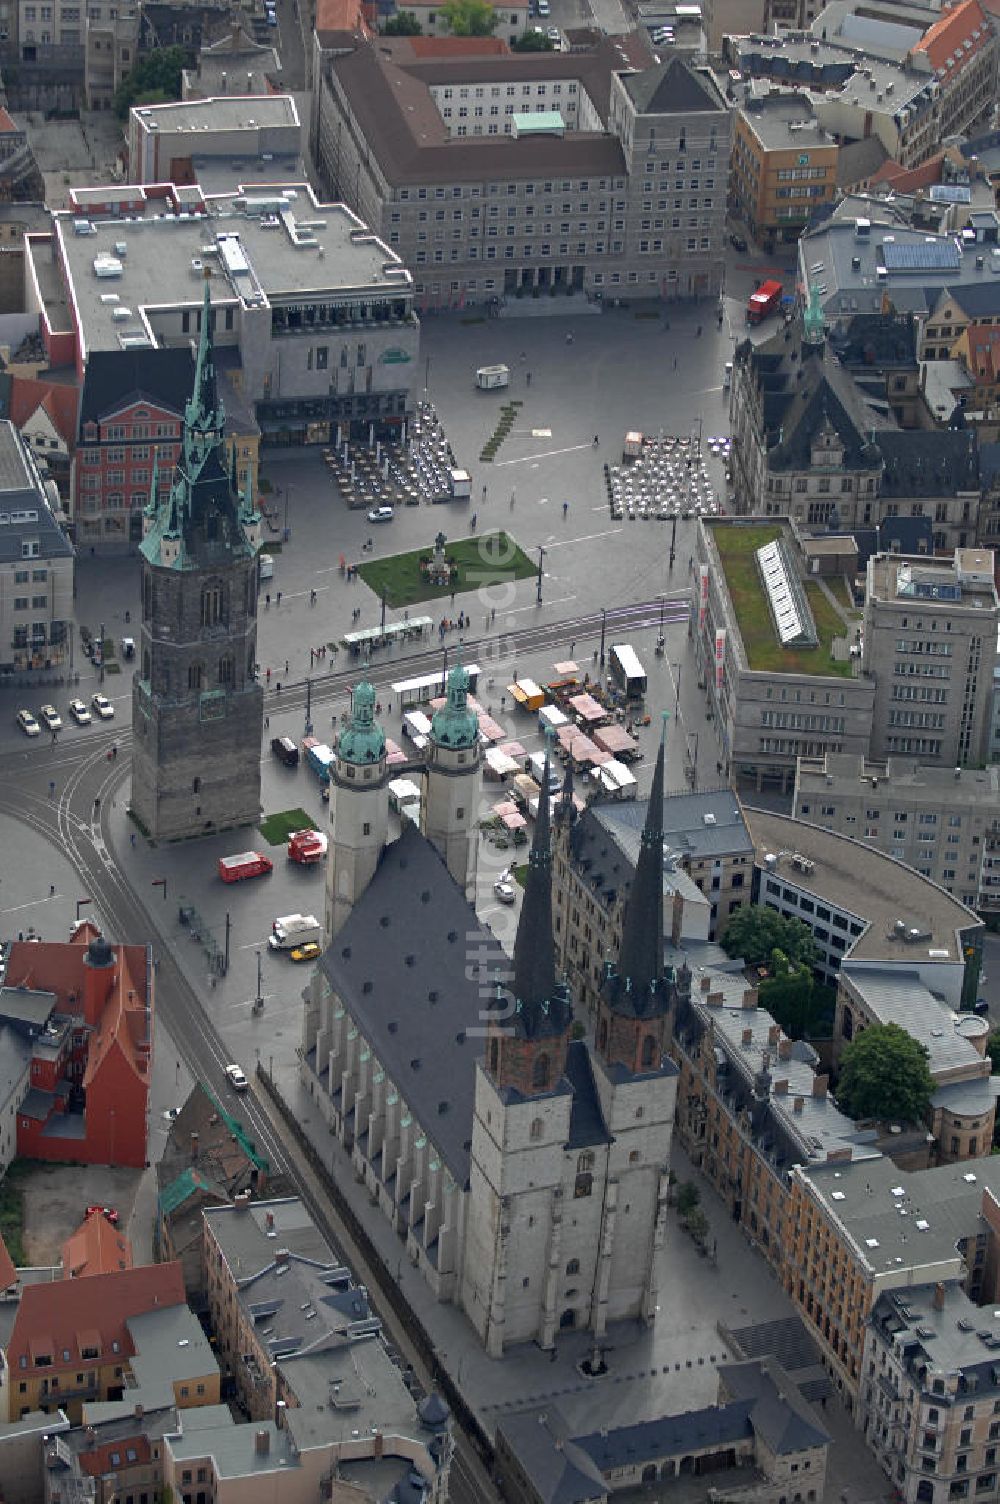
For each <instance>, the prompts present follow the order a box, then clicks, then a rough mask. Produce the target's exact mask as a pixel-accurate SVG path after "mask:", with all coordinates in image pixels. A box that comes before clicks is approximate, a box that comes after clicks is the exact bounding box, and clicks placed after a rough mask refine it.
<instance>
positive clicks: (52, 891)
mask: <svg viewBox="0 0 1000 1504" xmlns="http://www.w3.org/2000/svg"><path fill="white" fill-rule="evenodd" d="M55 896H56V885H55V883H49V897H50V898H55Z"/></svg>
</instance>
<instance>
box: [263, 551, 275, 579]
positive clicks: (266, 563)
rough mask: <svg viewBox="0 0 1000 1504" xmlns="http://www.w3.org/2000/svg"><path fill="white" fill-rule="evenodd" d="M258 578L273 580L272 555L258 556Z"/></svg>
mask: <svg viewBox="0 0 1000 1504" xmlns="http://www.w3.org/2000/svg"><path fill="white" fill-rule="evenodd" d="M260 577H261V579H262V580H273V579H274V555H273V554H261V556H260Z"/></svg>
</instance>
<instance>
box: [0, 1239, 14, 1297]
mask: <svg viewBox="0 0 1000 1504" xmlns="http://www.w3.org/2000/svg"><path fill="white" fill-rule="evenodd" d="M16 1284H17V1270H16V1269H15V1267H14V1260H13V1259H12V1258H11V1256H10V1254H9V1253H8V1252H7V1244H6V1243H5V1242H4V1240H3V1238H2V1237H0V1290H9V1289H10V1287H11V1285H16Z"/></svg>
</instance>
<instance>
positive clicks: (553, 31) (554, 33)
mask: <svg viewBox="0 0 1000 1504" xmlns="http://www.w3.org/2000/svg"><path fill="white" fill-rule="evenodd" d="M545 35H546V36H547V37H548V39H549V41H550V42H551V43H552V45H553V47H555V48H556V49H557V50H561V49H562V32H561V31H560V30H559V28H558V26H550V27H549V29H548V31H547V32H546V33H545Z"/></svg>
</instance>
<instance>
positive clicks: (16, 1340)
mask: <svg viewBox="0 0 1000 1504" xmlns="http://www.w3.org/2000/svg"><path fill="white" fill-rule="evenodd" d="M184 1303H185V1299H184V1276H183V1273H182V1270H181V1266H180V1264H179V1263H176V1262H175V1263H171V1264H142V1265H140V1266H139V1268H138V1269H121V1270H117V1271H116V1272H115V1273H113V1274H95V1275H93V1276H92V1277H91V1278H90V1279H87V1280H77V1279H63V1280H57V1281H56V1282H55V1284H51V1285H28V1286H26V1287H25V1289H24V1290H23V1291H22V1294H21V1300H20V1303H19V1305H18V1308H17V1315H16V1316H15V1318H14V1330H13V1331H12V1332H11V1336H10V1344H9V1346H8V1348H7V1364H8V1368H9V1369H10V1377H11V1379H12V1380H13V1379H15V1378H16V1376H17V1374H18V1373H19V1372H20V1373H22V1374H23V1373H25V1372H31V1371H32V1370H34V1368H35V1366H36V1360H37V1359H39V1358H46V1359H48V1362H47V1363H45V1364H44V1365H43V1367H42V1369H41V1370H40V1372H45V1373H47V1372H51V1371H52V1370H53V1369H56V1370H59V1369H64V1368H77V1369H78V1368H81V1367H83V1366H85V1365H87V1364H89V1363H101V1362H103V1363H108V1362H110V1361H111V1360H112V1357H123V1358H126V1359H127V1358H130V1357H132V1355H133V1347H132V1339H131V1337H130V1336H129V1334H128V1329H127V1327H126V1322H127V1321H128V1320H129V1319H130V1318H131V1317H132V1316H141V1315H144V1314H145V1313H146V1312H147V1311H153V1310H157V1309H163V1310H166V1309H168V1308H169V1307H171V1306H182V1305H184ZM95 1337H96V1341H97V1345H98V1350H99V1352H100V1354H101V1356H100V1357H98V1358H84V1357H83V1356H82V1349H83V1348H84V1347H88V1348H89V1346H90V1345H91V1343H92V1342H93V1341H94V1340H95ZM115 1343H117V1344H118V1346H117V1349H116V1348H115V1346H114V1344H115ZM64 1353H68V1354H69V1356H68V1357H64V1356H63V1354H64ZM22 1359H23V1360H24V1362H23V1363H22Z"/></svg>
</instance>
